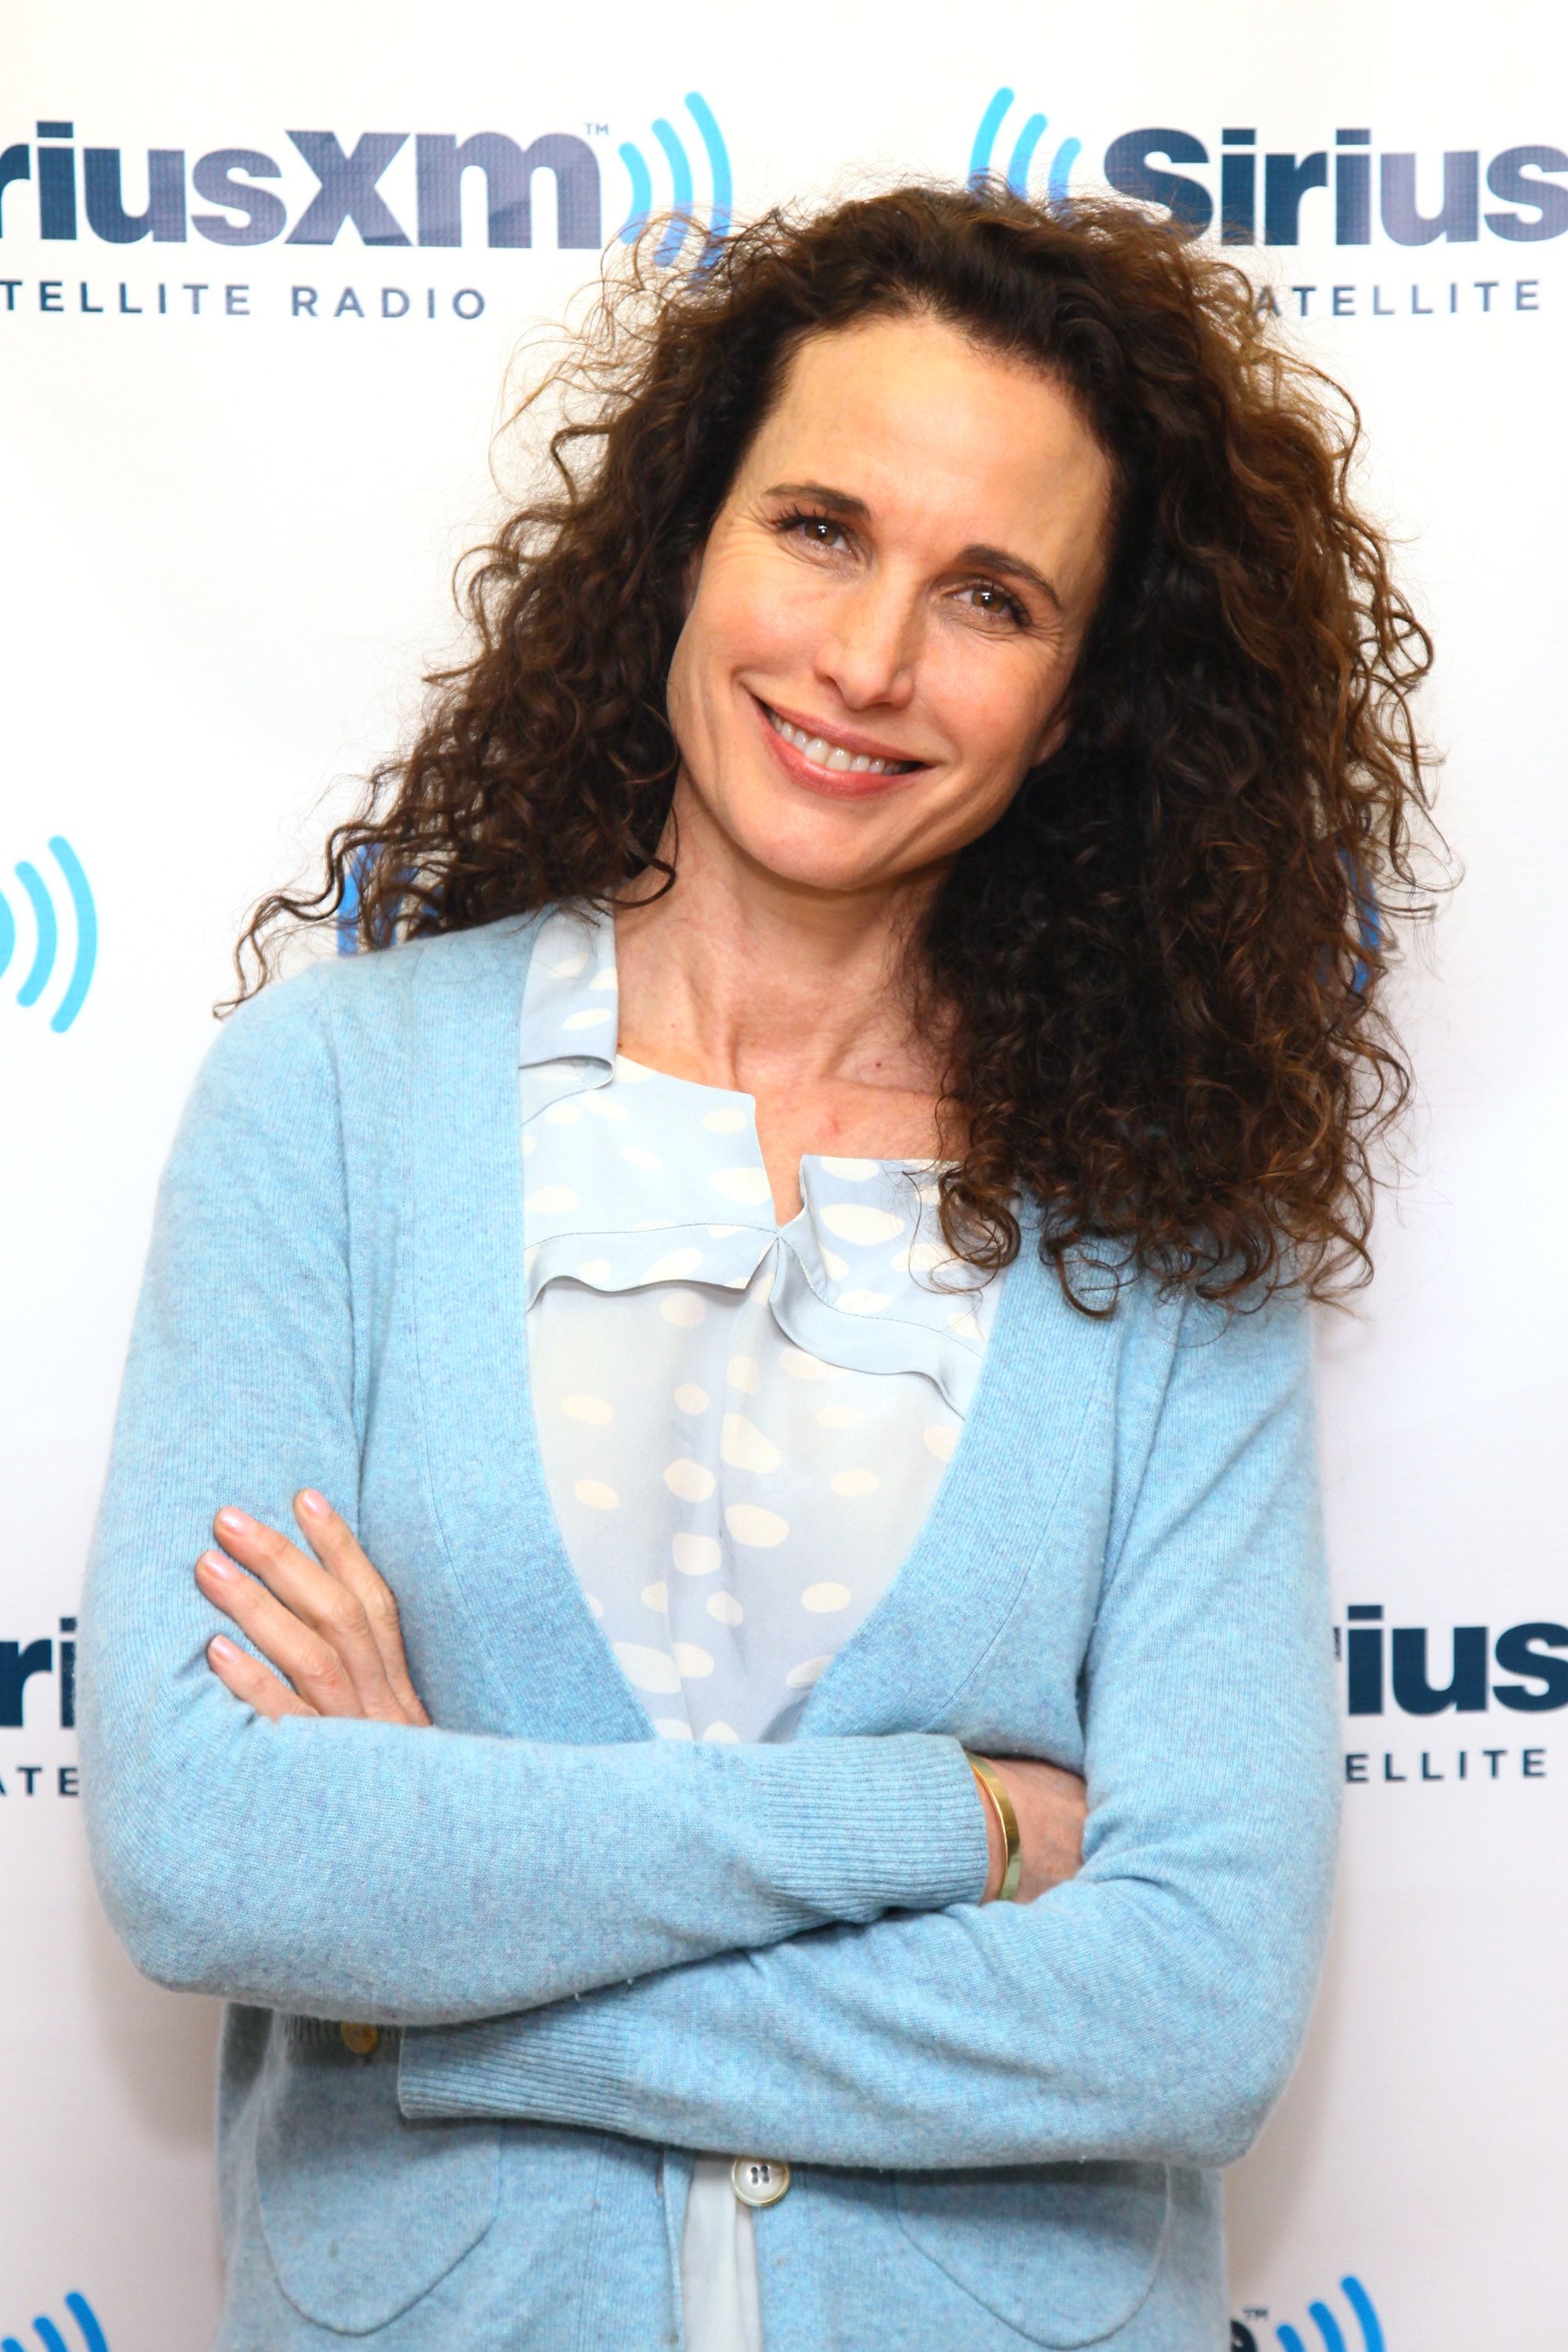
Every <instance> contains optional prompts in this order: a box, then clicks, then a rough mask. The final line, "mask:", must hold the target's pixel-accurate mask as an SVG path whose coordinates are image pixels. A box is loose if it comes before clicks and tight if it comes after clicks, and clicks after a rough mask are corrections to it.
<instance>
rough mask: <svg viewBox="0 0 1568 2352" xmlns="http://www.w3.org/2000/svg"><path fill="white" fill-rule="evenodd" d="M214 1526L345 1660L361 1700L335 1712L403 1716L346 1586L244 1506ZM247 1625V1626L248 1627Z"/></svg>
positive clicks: (358, 1607) (362, 1615)
mask: <svg viewBox="0 0 1568 2352" xmlns="http://www.w3.org/2000/svg"><path fill="white" fill-rule="evenodd" d="M213 1526H214V1528H216V1532H217V1536H218V1539H219V1541H220V1542H221V1543H222V1544H223V1545H224V1547H225V1549H226V1550H228V1551H230V1552H232V1553H233V1554H234V1557H235V1559H237V1560H238V1561H239V1562H240V1563H241V1564H242V1566H244V1567H246V1568H247V1569H249V1570H250V1571H251V1574H252V1575H253V1576H256V1577H259V1578H260V1580H261V1581H262V1583H263V1584H265V1585H266V1586H267V1588H268V1591H269V1592H271V1593H273V1594H275V1595H276V1597H277V1599H278V1600H279V1601H280V1602H281V1603H282V1605H283V1607H284V1608H285V1609H286V1610H288V1611H289V1612H290V1614H292V1615H293V1616H295V1617H297V1618H298V1619H300V1622H302V1623H303V1624H304V1625H305V1626H306V1627H307V1628H308V1629H309V1630H310V1632H311V1633H316V1634H318V1635H319V1636H320V1637H321V1640H322V1641H323V1642H324V1643H326V1644H327V1646H328V1647H329V1648H330V1649H331V1651H332V1652H333V1653H334V1654H335V1655H336V1657H337V1658H338V1660H339V1661H340V1662H341V1664H342V1670H343V1672H344V1673H345V1674H346V1675H347V1676H348V1680H349V1683H350V1685H351V1687H352V1688H353V1692H354V1694H355V1696H357V1698H358V1700H359V1705H358V1706H357V1707H350V1708H337V1707H334V1708H333V1710H332V1712H333V1713H334V1714H340V1713H347V1714H359V1715H366V1716H374V1717H378V1718H380V1719H383V1720H384V1719H385V1718H387V1717H394V1718H395V1719H398V1720H401V1719H402V1716H403V1710H402V1708H401V1707H400V1706H398V1704H397V1701H396V1699H395V1697H394V1696H393V1692H392V1687H391V1685H390V1684H389V1683H388V1681H387V1679H386V1671H385V1668H384V1666H383V1664H382V1663H381V1652H380V1651H379V1650H378V1649H377V1647H376V1645H375V1642H374V1638H373V1636H372V1633H371V1630H370V1625H369V1622H368V1621H367V1619H366V1617H365V1613H364V1610H363V1606H362V1605H361V1603H360V1601H359V1599H358V1597H357V1596H356V1595H355V1594H354V1593H353V1592H352V1591H350V1590H349V1588H348V1587H347V1585H344V1584H340V1582H339V1581H338V1580H337V1578H336V1577H335V1576H332V1575H331V1574H330V1573H329V1571H328V1570H326V1569H324V1568H322V1567H321V1564H320V1563H319V1562H318V1561H316V1560H313V1559H311V1558H310V1555H309V1553H307V1552H303V1551H301V1550H300V1547H299V1545H298V1544H295V1543H290V1542H289V1538H288V1537H287V1536H285V1535H279V1532H278V1530H277V1528H269V1527H266V1526H264V1525H263V1524H262V1523H261V1521H259V1520H258V1519H253V1518H251V1517H249V1516H248V1515H247V1513H246V1512H244V1511H237V1510H235V1509H233V1508H228V1509H225V1510H221V1511H219V1512H218V1513H216V1516H215V1517H214V1520H213ZM224 1605H226V1604H224ZM249 1630H250V1629H249V1627H248V1626H247V1628H246V1631H247V1633H248V1632H249ZM258 1646H259V1645H258ZM268 1654H269V1655H270V1653H268Z"/></svg>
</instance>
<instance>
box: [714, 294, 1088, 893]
mask: <svg viewBox="0 0 1568 2352" xmlns="http://www.w3.org/2000/svg"><path fill="white" fill-rule="evenodd" d="M1109 509H1110V465H1109V463H1108V461H1107V459H1106V457H1105V455H1104V453H1103V451H1102V450H1101V449H1100V445H1099V444H1098V442H1097V441H1096V440H1095V439H1094V437H1093V436H1092V434H1091V433H1090V432H1089V428H1088V426H1087V425H1085V423H1084V422H1083V420H1082V418H1081V416H1080V415H1079V412H1078V410H1077V408H1076V407H1075V406H1074V404H1073V403H1072V401H1071V400H1070V398H1069V397H1068V394H1066V393H1065V392H1064V391H1063V390H1062V388H1061V387H1060V385H1059V384H1058V383H1057V382H1056V381H1055V380H1054V379H1053V378H1052V377H1051V376H1049V375H1047V373H1044V372H1043V371H1042V370H1040V369H1038V368H1037V367H1033V366H1030V365H1027V364H1026V363H1024V362H1018V361H1015V360H1011V359H1006V358H1001V357H998V356H997V355H996V354H994V352H989V351H987V350H986V349H984V347H983V346H980V345H977V344H975V343H973V342H971V341H968V340H967V339H966V338H965V337H964V336H963V335H962V334H960V333H959V332H958V331H956V330H955V329H954V328H952V327H950V326H947V325H944V324H941V323H939V322H937V321H935V320H930V319H924V318H921V319H878V320H873V321H870V322H868V324H866V325H864V326H857V327H853V328H847V329H844V330H841V331H835V332H833V333H824V334H818V335H815V336H813V337H811V338H810V339H809V340H808V341H805V343H803V344H802V345H801V346H800V348H799V349H798V350H797V352H795V356H794V358H793V360H792V361H791V363H790V366H789V369H788V372H787V374H786V377H785V381H784V386H783V390H782V393H781V395H780V397H779V399H778V401H777V403H776V404H775V406H774V408H773V413H772V415H770V416H769V417H768V418H767V419H766V421H765V422H764V423H763V425H762V426H761V427H760V428H759V430H758V432H757V434H756V435H755V436H754V438H753V440H752V446H751V447H750V449H749V450H748V451H747V453H746V456H745V457H744V459H743V461H742V465H741V467H740V469H739V472H738V475H737V477H736V479H735V481H734V483H733V485H732V487H731V490H730V493H729V496H728V497H727V498H726V499H725V500H724V503H723V505H722V507H721V509H720V510H719V513H718V515H717V516H716V517H715V519H714V522H713V527H712V530H710V533H709V536H708V539H707V541H706V543H705V545H704V547H703V550H702V552H701V556H700V562H694V565H693V572H694V575H695V576H694V581H693V583H692V587H691V593H690V602H689V607H688V611H687V615H686V621H685V625H684V627H683V629H682V631H681V635H680V638H679V644H678V645H677V647H676V651H675V656H674V659H673V661H672V663H671V665H670V672H669V716H670V723H671V725H672V727H673V729H674V730H675V736H676V740H677V742H678V743H679V749H680V754H681V769H680V782H679V797H680V800H681V802H682V803H683V804H684V806H685V808H686V811H687V814H688V815H689V816H690V815H695V816H697V817H698V818H699V824H698V827H697V830H698V831H699V833H700V832H702V831H704V830H706V829H708V827H711V828H712V829H714V830H715V831H716V832H717V833H718V835H720V836H721V838H722V839H724V840H725V841H727V842H728V843H729V844H730V845H731V846H732V847H733V848H734V849H735V850H736V851H737V852H738V853H739V854H740V856H742V859H743V860H744V861H745V862H746V863H747V864H749V865H752V866H760V867H761V868H763V870H764V871H766V872H768V873H770V874H772V875H774V876H776V877H778V878H779V879H781V880H784V881H787V882H789V883H792V884H794V885H795V886H797V887H805V888H808V889H813V890H827V891H858V890H865V889H878V888H881V887H886V886H887V885H889V883H894V882H897V881H899V880H900V879H904V878H907V877H914V876H917V875H921V874H925V873H929V872H930V871H931V869H932V868H934V867H940V866H942V864H944V863H945V862H946V861H947V860H949V859H951V858H952V856H954V854H955V853H956V852H957V851H958V850H959V849H961V848H962V847H963V845H964V844H965V843H966V842H968V841H972V840H973V839H974V837H975V836H976V835H979V834H982V833H984V831H985V830H986V828H987V827H988V826H989V825H991V824H994V822H995V820H996V818H997V817H998V816H999V815H1000V814H1001V813H1002V811H1003V810H1004V809H1005V807H1006V805H1007V803H1008V802H1009V801H1010V800H1011V799H1012V797H1013V794H1014V793H1016V790H1017V788H1018V785H1019V784H1020V782H1022V780H1023V778H1024V775H1025V774H1026V771H1027V770H1028V769H1029V768H1031V767H1032V766H1034V765H1035V763H1036V762H1037V761H1039V760H1042V759H1044V758H1045V757H1046V756H1047V754H1048V753H1049V752H1051V751H1054V750H1055V749H1056V747H1057V745H1058V742H1059V741H1060V740H1061V739H1062V737H1063V735H1064V734H1065V733H1066V731H1067V718H1066V703H1065V697H1066V693H1067V688H1068V681H1069V679H1070V677H1071V675H1072V668H1073V663H1074V659H1075V657H1076V656H1077V653H1078V649H1079V645H1080V643H1081V641H1082V638H1083V635H1084V631H1085V628H1086V626H1087V625H1088V623H1089V617H1090V615H1091V614H1092V612H1093V609H1094V604H1095V599H1096V597H1097V595H1098V594H1099V592H1100V584H1101V582H1102V580H1103V578H1104V574H1105V569H1106V562H1107V552H1108V550H1107V540H1108V520H1109ZM856 762H858V764H855V763H856ZM868 763H871V764H868ZM693 802H695V803H696V806H695V808H693V807H692V803H693ZM703 820H706V824H704V823H703V822H702V821H703ZM686 837H687V836H686V834H685V832H684V830H683V835H682V838H683V841H684V840H685V839H686Z"/></svg>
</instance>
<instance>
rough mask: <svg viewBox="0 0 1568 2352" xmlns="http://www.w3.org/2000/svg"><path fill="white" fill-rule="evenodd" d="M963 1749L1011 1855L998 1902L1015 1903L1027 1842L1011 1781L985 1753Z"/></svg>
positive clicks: (1008, 1857) (1005, 1847)
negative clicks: (1020, 1831)
mask: <svg viewBox="0 0 1568 2352" xmlns="http://www.w3.org/2000/svg"><path fill="white" fill-rule="evenodd" d="M963 1752H964V1754H965V1755H966V1756H969V1766H970V1769H971V1771H972V1772H973V1775H974V1777H975V1779H976V1780H978V1781H979V1783H980V1786H981V1788H982V1789H983V1790H984V1793H985V1795H986V1796H987V1797H988V1798H989V1799H990V1801H991V1809H992V1811H993V1812H994V1814H995V1816H996V1822H997V1826H998V1828H999V1829H1000V1830H1001V1832H1002V1844H1003V1847H1004V1849H1005V1853H1006V1857H1007V1858H1006V1861H1005V1864H1003V1869H1002V1884H1001V1885H1000V1886H999V1887H998V1888H997V1889H996V1900H997V1902H998V1903H1014V1902H1016V1900H1017V1895H1018V1881H1019V1879H1020V1878H1021V1877H1022V1876H1023V1874H1024V1844H1023V1840H1022V1839H1021V1838H1020V1837H1019V1835H1018V1816H1017V1814H1016V1812H1015V1811H1013V1800H1012V1798H1011V1797H1010V1796H1009V1795H1008V1794H1007V1783H1006V1782H1005V1780H1003V1778H1002V1775H1001V1773H1000V1772H998V1771H997V1770H996V1769H995V1768H994V1766H993V1765H990V1764H987V1762H986V1761H985V1759H984V1757H983V1756H970V1755H969V1750H968V1748H965V1749H964V1751H963Z"/></svg>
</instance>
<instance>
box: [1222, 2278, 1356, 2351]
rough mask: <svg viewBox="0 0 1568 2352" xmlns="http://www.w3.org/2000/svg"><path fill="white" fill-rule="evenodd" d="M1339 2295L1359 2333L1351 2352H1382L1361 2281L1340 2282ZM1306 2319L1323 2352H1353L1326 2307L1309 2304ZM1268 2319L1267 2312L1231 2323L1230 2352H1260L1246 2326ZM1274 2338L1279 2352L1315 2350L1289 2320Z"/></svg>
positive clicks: (1349, 2339)
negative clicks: (1280, 2349)
mask: <svg viewBox="0 0 1568 2352" xmlns="http://www.w3.org/2000/svg"><path fill="white" fill-rule="evenodd" d="M1340 2293H1341V2294H1342V2295H1343V2296H1344V2299H1345V2301H1346V2303H1347V2304H1348V2305H1349V2306H1350V2310H1351V2314H1352V2318H1353V2320H1354V2322H1355V2325H1356V2326H1357V2327H1358V2328H1359V2330H1360V2331H1361V2338H1360V2343H1359V2344H1357V2345H1355V2346H1354V2347H1353V2352H1384V2338H1383V2328H1382V2326H1381V2324H1380V2322H1379V2320H1378V2316H1377V2314H1376V2312H1375V2311H1374V2310H1373V2303H1372V2297H1371V2295H1370V2294H1368V2293H1367V2291H1366V2289H1365V2287H1364V2286H1363V2284H1362V2283H1361V2281H1360V2279H1358V2278H1356V2277H1354V2276H1352V2277H1349V2278H1342V2280H1341V2281H1340ZM1307 2316H1308V2317H1309V2319H1310V2321H1311V2323H1312V2326H1314V2327H1315V2328H1316V2330H1317V2332H1318V2334H1319V2336H1321V2339H1322V2352H1352V2337H1351V2336H1350V2334H1349V2333H1348V2332H1347V2329H1346V2328H1345V2327H1342V2326H1341V2325H1340V2322H1339V2320H1338V2319H1337V2318H1336V2317H1335V2315H1334V2313H1333V2311H1332V2310H1331V2307H1330V2305H1328V2304H1326V2303H1310V2304H1309V2305H1307ZM1253 2320H1258V2321H1267V2320H1268V2312H1267V2311H1248V2312H1247V2316H1246V2318H1245V2319H1233V2320H1232V2321H1231V2323H1230V2352H1260V2346H1259V2340H1258V2336H1257V2335H1256V2333H1255V2332H1254V2330H1253V2328H1252V2327H1251V2326H1249V2325H1248V2322H1250V2321H1253ZM1274 2336H1275V2341H1276V2342H1277V2343H1278V2344H1279V2346H1280V2347H1282V2352H1316V2347H1309V2345H1308V2343H1307V2341H1306V2339H1305V2337H1304V2336H1302V2335H1301V2332H1300V2329H1299V2328H1295V2327H1292V2326H1290V2324H1289V2321H1288V2320H1280V2321H1279V2324H1278V2326H1276V2327H1275V2329H1274Z"/></svg>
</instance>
